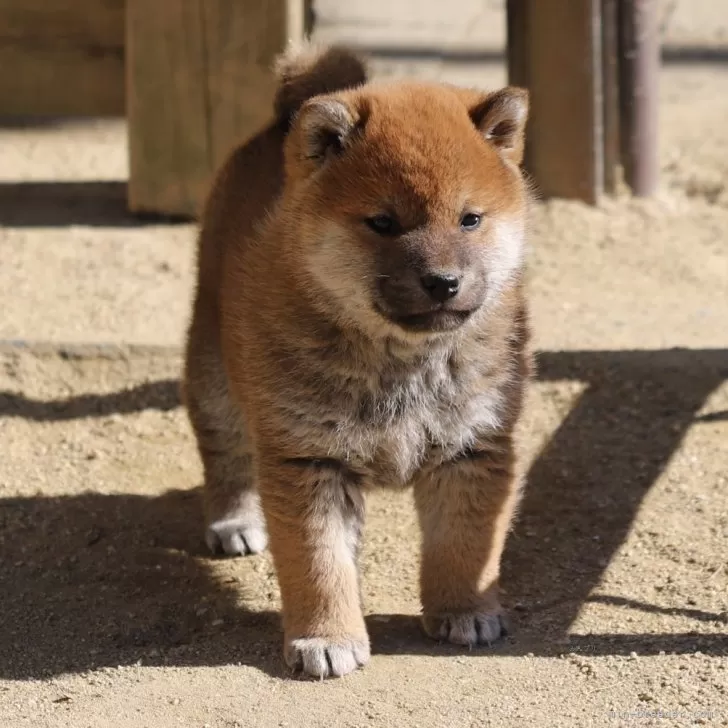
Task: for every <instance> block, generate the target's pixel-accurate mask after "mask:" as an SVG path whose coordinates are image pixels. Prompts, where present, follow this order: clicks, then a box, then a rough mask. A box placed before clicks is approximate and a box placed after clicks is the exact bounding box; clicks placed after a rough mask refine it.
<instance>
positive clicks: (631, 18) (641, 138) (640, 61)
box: [619, 0, 660, 197]
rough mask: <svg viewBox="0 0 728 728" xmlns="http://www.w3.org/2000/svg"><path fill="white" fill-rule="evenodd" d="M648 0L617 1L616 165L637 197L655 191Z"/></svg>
mask: <svg viewBox="0 0 728 728" xmlns="http://www.w3.org/2000/svg"><path fill="white" fill-rule="evenodd" d="M656 5H657V3H656V2H655V1H654V0H620V7H619V26H620V38H619V41H620V54H619V55H620V78H619V85H620V110H621V130H620V132H621V133H620V136H621V146H622V165H623V167H624V176H625V180H626V182H627V184H628V185H629V186H630V187H631V188H632V192H633V193H634V194H635V195H637V196H640V197H645V196H650V195H652V194H654V193H655V191H656V190H657V184H658V180H659V157H658V147H657V117H658V104H659V98H658V76H659V68H660V41H659V33H658V23H657V7H656Z"/></svg>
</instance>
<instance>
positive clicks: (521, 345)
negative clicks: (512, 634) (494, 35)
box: [186, 50, 529, 676]
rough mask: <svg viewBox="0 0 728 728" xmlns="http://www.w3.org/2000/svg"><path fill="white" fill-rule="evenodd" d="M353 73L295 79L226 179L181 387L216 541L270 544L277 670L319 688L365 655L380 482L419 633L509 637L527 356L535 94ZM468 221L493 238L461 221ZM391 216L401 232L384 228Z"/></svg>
mask: <svg viewBox="0 0 728 728" xmlns="http://www.w3.org/2000/svg"><path fill="white" fill-rule="evenodd" d="M335 52H336V53H339V54H340V53H344V54H345V55H346V52H345V51H341V50H337V51H335ZM346 58H347V62H346V63H342V62H341V56H339V59H338V61H337V62H336V63H334V64H332V63H331V62H330V61H331V58H330V57H327V55H326V53H325V52H324V53H323V55H322V56H317V55H312V54H310V53H309V54H307V55H305V56H303V59H304V60H303V61H302V66H301V65H296V60H295V59H294V60H293V61H292V62H288V64H287V65H286V66H285V69H286V70H285V71H284V78H285V83H284V84H283V86H282V91H281V96H279V103H278V105H277V109H278V113H279V118H278V120H277V121H276V122H275V123H274V124H273V125H272V126H271V127H270V128H268V129H267V130H265V131H264V132H262V133H261V135H259V136H258V137H256V138H254V139H253V140H251V141H250V142H248V143H247V144H246V145H245V146H243V147H241V148H240V149H239V150H237V151H236V152H235V153H234V155H233V156H232V157H231V159H230V161H229V162H228V163H227V165H226V166H225V168H224V169H223V170H222V172H221V174H220V176H219V177H218V179H217V182H216V184H215V186H214V189H213V192H212V194H211V197H210V201H209V204H208V207H207V210H206V213H205V216H204V220H203V228H202V234H201V238H200V254H199V262H200V274H199V283H198V292H197V298H196V302H195V310H194V315H193V321H192V324H191V327H190V335H189V344H188V355H187V373H186V388H187V399H188V405H189V410H190V416H191V420H192V423H193V426H194V427H195V431H196V433H197V436H198V441H199V445H200V452H201V455H202V458H203V461H204V464H205V478H206V498H207V517H208V524H209V529H208V542H209V543H210V545H211V546H212V547H217V548H220V549H221V550H223V551H225V552H228V553H248V552H255V551H258V550H260V549H261V548H264V547H265V545H266V538H269V540H270V548H271V550H272V553H273V557H274V561H275V564H276V569H277V573H278V578H279V581H280V585H281V593H282V598H283V623H284V631H285V654H286V659H287V661H288V662H289V664H290V665H292V666H294V667H299V668H301V669H303V670H304V671H305V672H306V673H308V674H311V675H317V676H327V675H342V674H345V673H347V672H349V671H351V670H353V669H355V668H356V667H357V666H359V665H362V664H364V663H365V662H366V661H367V660H368V657H369V641H368V637H367V633H366V628H365V625H364V620H363V616H362V608H361V604H360V599H359V584H358V574H357V566H356V557H357V544H358V539H359V534H360V530H361V527H362V523H363V515H364V506H363V497H364V493H365V492H366V490H367V489H368V488H370V487H376V486H379V487H403V486H412V487H413V489H414V494H415V501H416V504H417V508H418V512H419V515H420V522H421V524H422V530H423V555H422V556H423V559H422V570H421V577H420V580H421V592H422V602H423V621H424V626H425V629H426V631H427V632H428V633H429V634H430V635H432V636H433V637H436V638H439V639H445V640H449V641H452V642H456V643H460V644H471V645H472V644H480V643H490V642H491V641H492V640H494V639H496V638H497V637H498V636H499V635H500V633H501V630H502V624H501V619H500V607H499V604H498V595H497V589H498V573H499V563H500V555H501V551H502V548H503V543H504V540H505V536H506V533H507V531H508V528H509V524H510V521H511V518H512V514H513V511H514V508H515V506H516V502H517V498H518V492H519V479H518V475H517V472H516V463H515V458H514V454H513V443H512V431H513V427H514V424H515V421H516V419H517V417H518V414H519V411H520V408H521V398H522V392H523V386H524V383H525V381H526V379H527V376H528V361H529V360H528V355H527V353H526V340H527V328H526V307H525V302H524V295H523V284H522V267H523V263H522V246H523V236H524V230H525V215H526V208H527V204H528V194H527V189H526V185H525V183H524V181H523V179H522V177H521V174H520V172H519V169H518V164H519V163H520V159H521V155H522V147H523V127H524V124H525V115H526V109H527V101H526V97H525V93H524V92H522V91H520V90H517V89H506V90H504V91H501V92H497V93H495V94H486V93H481V92H477V91H471V90H463V89H457V88H454V87H450V86H443V85H434V84H420V83H396V84H385V85H376V84H364V85H360V84H362V82H363V80H364V76H363V68H362V66H361V65H360V64H359V63H358V61H356V59H355V58H354V57H353V56H351V55H346ZM332 69H339V70H341V72H342V76H340V77H333V76H332V73H333V70H332ZM342 69H344V70H342ZM319 89H320V91H319ZM337 89H338V91H337ZM321 94H324V95H321ZM283 97H285V98H284V99H283V100H281V99H282V98H283ZM309 97H312V98H310V99H309ZM468 211H469V212H470V213H472V214H474V213H476V212H477V213H479V214H480V213H482V217H481V222H480V226H479V227H478V226H475V227H474V228H473V229H469V228H468V229H466V228H465V227H463V226H462V225H461V222H462V221H464V220H465V218H464V217H463V215H466V214H468ZM384 213H386V214H390V215H394V216H396V222H397V226H396V228H395V229H394V231H395V234H389V233H388V234H385V235H382V234H380V233H378V232H376V230H375V229H372V223H371V218H372V217H373V216H377V215H381V214H384ZM367 220H370V221H369V222H367ZM463 224H464V223H463ZM442 271H456V272H457V278H458V281H459V285H460V286H461V288H459V289H458V292H457V294H456V295H455V297H454V298H452V300H450V299H448V300H447V301H444V302H440V301H439V300H438V301H437V302H433V300H432V299H431V296H430V293H428V292H427V291H428V290H429V289H424V288H423V285H424V284H423V283H422V282H421V279H422V280H424V279H423V278H422V276H424V275H426V274H428V275H429V274H430V273H431V272H434V273H437V274H439V273H440V272H442ZM266 534H267V536H266Z"/></svg>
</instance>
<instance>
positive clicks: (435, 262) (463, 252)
mask: <svg viewBox="0 0 728 728" xmlns="http://www.w3.org/2000/svg"><path fill="white" fill-rule="evenodd" d="M405 250H406V257H407V260H408V263H409V265H410V266H411V268H412V269H413V272H415V273H417V274H419V275H420V276H424V275H428V274H431V273H447V274H453V275H458V274H460V273H461V272H462V271H463V270H464V269H465V268H467V266H468V264H469V258H470V255H469V253H468V250H467V248H466V246H465V245H464V242H463V241H462V236H461V235H459V234H458V233H457V232H454V231H451V230H447V229H437V228H428V229H423V230H415V231H412V232H411V233H410V234H409V235H408V236H407V240H406V241H405Z"/></svg>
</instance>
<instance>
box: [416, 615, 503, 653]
mask: <svg viewBox="0 0 728 728" xmlns="http://www.w3.org/2000/svg"><path fill="white" fill-rule="evenodd" d="M423 624H424V627H425V631H426V632H427V634H429V635H430V637H433V638H434V639H439V640H441V641H445V642H451V643H452V644H455V645H463V646H466V647H475V646H478V645H486V646H488V647H490V646H491V645H492V644H493V643H494V642H495V641H496V640H498V639H499V638H500V637H503V636H505V635H506V634H507V631H506V626H505V622H504V620H503V618H502V616H501V615H500V614H498V613H497V612H466V613H463V614H455V613H451V614H441V615H437V616H429V615H425V617H424V618H423Z"/></svg>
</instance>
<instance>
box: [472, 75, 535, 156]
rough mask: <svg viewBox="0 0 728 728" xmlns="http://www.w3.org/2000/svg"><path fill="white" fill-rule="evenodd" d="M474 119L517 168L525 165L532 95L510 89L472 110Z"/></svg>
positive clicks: (498, 92) (504, 89)
mask: <svg viewBox="0 0 728 728" xmlns="http://www.w3.org/2000/svg"><path fill="white" fill-rule="evenodd" d="M470 118H471V119H472V120H473V123H474V124H475V126H476V127H477V128H478V129H479V130H480V132H481V133H482V134H483V136H484V137H485V138H486V140H487V141H489V142H490V143H491V144H492V145H493V146H494V147H495V148H496V149H497V150H498V151H499V152H500V153H501V154H502V155H503V156H504V157H506V158H507V159H509V160H510V161H511V162H514V163H515V164H521V162H522V161H523V148H524V143H525V132H526V121H527V120H528V91H526V89H523V88H517V87H516V86H507V87H506V88H503V89H501V90H500V91H495V92H494V93H492V94H488V96H486V97H485V98H484V99H482V98H481V100H480V102H478V103H476V104H475V105H474V106H471V107H470Z"/></svg>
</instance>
